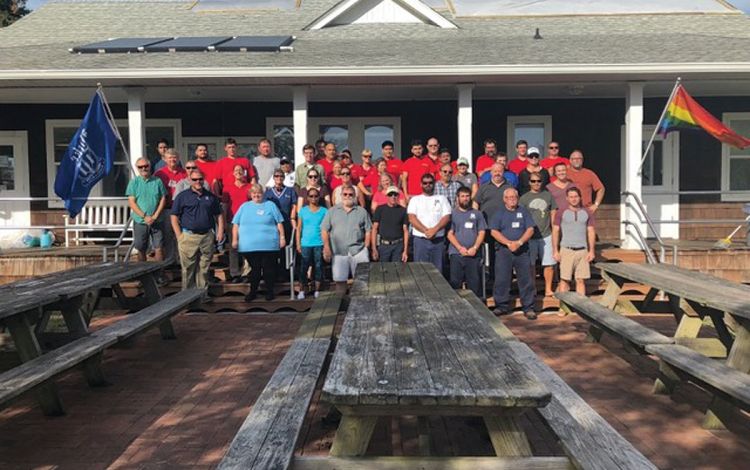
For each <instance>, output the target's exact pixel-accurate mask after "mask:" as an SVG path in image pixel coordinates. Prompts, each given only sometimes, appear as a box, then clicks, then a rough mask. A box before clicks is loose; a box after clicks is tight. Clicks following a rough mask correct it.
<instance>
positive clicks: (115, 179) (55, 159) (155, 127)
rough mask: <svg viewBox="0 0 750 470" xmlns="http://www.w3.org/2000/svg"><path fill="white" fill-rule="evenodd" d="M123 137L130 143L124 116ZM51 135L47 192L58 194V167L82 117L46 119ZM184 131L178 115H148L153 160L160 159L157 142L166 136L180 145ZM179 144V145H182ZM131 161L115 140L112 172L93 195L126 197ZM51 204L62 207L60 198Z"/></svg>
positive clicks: (148, 148)
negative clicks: (175, 117) (177, 117)
mask: <svg viewBox="0 0 750 470" xmlns="http://www.w3.org/2000/svg"><path fill="white" fill-rule="evenodd" d="M116 124H117V128H118V129H119V131H120V135H121V136H122V139H123V140H124V141H125V144H126V145H128V138H129V133H128V123H127V121H126V120H124V119H118V120H117V121H116ZM45 125H46V136H47V192H48V195H49V197H52V198H54V197H55V177H56V176H57V167H58V166H59V165H60V161H61V160H62V157H63V155H64V154H65V151H66V150H67V149H68V144H70V140H71V139H72V138H73V135H74V134H75V133H76V131H77V130H78V126H80V125H81V121H80V120H78V119H50V120H47V121H46V123H45ZM181 134H182V128H181V123H180V120H178V119H146V148H145V151H146V156H147V157H148V158H149V159H150V160H151V161H152V162H156V160H158V158H159V157H158V152H157V151H156V147H157V145H156V143H157V141H158V140H159V139H162V138H165V139H167V140H168V141H169V143H170V144H171V145H172V146H176V145H177V144H178V143H179V142H178V141H179V138H180V136H181ZM178 148H179V147H178ZM129 167H130V162H129V161H127V159H126V156H125V152H124V151H123V149H122V145H120V143H119V142H117V143H116V144H115V161H114V162H113V166H112V172H111V173H110V174H109V175H107V176H106V177H104V179H102V180H101V181H100V182H99V183H98V184H97V185H96V186H95V187H94V189H93V190H92V191H91V196H98V197H102V196H103V197H123V196H124V195H125V189H126V188H127V186H128V181H130V174H131V170H130V168H129ZM49 205H50V207H62V202H60V201H50V203H49Z"/></svg>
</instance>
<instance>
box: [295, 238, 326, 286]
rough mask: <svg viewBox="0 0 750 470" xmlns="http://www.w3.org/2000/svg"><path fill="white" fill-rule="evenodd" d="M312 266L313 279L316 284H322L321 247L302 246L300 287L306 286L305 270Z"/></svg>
mask: <svg viewBox="0 0 750 470" xmlns="http://www.w3.org/2000/svg"><path fill="white" fill-rule="evenodd" d="M310 266H312V268H313V279H315V281H317V282H323V247H322V246H303V247H302V263H300V271H301V272H300V275H299V279H300V283H302V286H303V288H304V286H306V285H307V283H308V281H309V280H308V279H307V270H308V269H309V268H310Z"/></svg>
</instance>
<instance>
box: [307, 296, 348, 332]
mask: <svg viewBox="0 0 750 470" xmlns="http://www.w3.org/2000/svg"><path fill="white" fill-rule="evenodd" d="M342 301H343V297H342V296H341V295H340V294H337V293H335V292H321V294H320V297H318V298H317V299H315V301H314V302H313V304H312V307H310V311H308V312H307V315H306V316H305V320H304V321H303V322H302V325H300V328H299V330H298V331H297V338H328V339H330V338H331V337H332V336H333V328H334V326H335V325H336V316H337V315H338V312H339V309H340V308H341V303H342Z"/></svg>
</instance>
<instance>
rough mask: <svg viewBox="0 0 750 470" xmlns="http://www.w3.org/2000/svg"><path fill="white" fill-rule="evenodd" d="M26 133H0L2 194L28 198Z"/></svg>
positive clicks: (0, 182) (0, 187)
mask: <svg viewBox="0 0 750 470" xmlns="http://www.w3.org/2000/svg"><path fill="white" fill-rule="evenodd" d="M27 161H28V155H27V134H26V131H0V193H1V194H2V195H3V196H16V197H25V196H28V195H29V194H28V187H29V184H28V182H29V172H28V170H27Z"/></svg>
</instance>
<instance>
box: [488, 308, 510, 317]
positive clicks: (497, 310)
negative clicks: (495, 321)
mask: <svg viewBox="0 0 750 470" xmlns="http://www.w3.org/2000/svg"><path fill="white" fill-rule="evenodd" d="M492 313H494V314H495V316H496V317H501V316H503V315H508V314H509V313H510V312H507V311H505V310H501V309H499V308H496V309H495V310H493V311H492Z"/></svg>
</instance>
